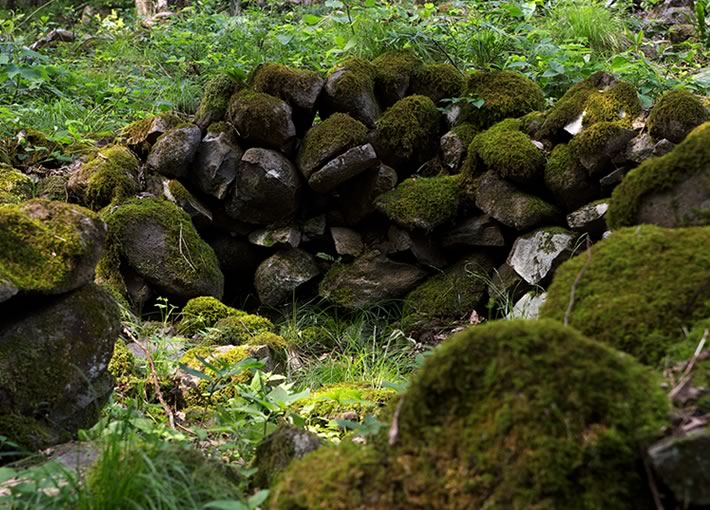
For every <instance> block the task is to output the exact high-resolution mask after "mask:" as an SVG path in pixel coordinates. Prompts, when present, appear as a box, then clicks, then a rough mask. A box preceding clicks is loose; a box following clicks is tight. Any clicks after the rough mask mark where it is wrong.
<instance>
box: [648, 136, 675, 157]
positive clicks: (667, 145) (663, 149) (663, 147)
mask: <svg viewBox="0 0 710 510" xmlns="http://www.w3.org/2000/svg"><path fill="white" fill-rule="evenodd" d="M674 148H675V144H674V143H673V142H671V141H670V140H667V139H666V138H664V139H663V140H658V143H656V146H655V147H654V148H653V155H654V156H663V155H664V154H668V153H669V152H670V151H672V150H673V149H674Z"/></svg>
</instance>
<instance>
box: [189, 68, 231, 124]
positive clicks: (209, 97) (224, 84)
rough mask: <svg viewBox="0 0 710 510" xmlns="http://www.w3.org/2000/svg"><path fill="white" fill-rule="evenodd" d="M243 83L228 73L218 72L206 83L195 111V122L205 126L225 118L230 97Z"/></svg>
mask: <svg viewBox="0 0 710 510" xmlns="http://www.w3.org/2000/svg"><path fill="white" fill-rule="evenodd" d="M241 86H242V84H240V83H238V82H236V81H234V80H233V79H232V78H231V77H230V76H227V75H226V74H218V75H217V76H215V77H213V78H211V79H210V80H209V81H208V82H207V84H206V85H205V93H204V94H203V96H202V100H201V101H200V106H199V107H198V108H197V112H196V113H195V124H197V125H198V126H200V127H201V128H205V127H207V126H209V125H210V124H212V123H213V122H219V121H221V120H222V119H224V115H225V113H227V107H228V106H229V99H230V98H231V97H232V95H233V94H234V93H235V92H236V91H237V90H238V89H239V88H241Z"/></svg>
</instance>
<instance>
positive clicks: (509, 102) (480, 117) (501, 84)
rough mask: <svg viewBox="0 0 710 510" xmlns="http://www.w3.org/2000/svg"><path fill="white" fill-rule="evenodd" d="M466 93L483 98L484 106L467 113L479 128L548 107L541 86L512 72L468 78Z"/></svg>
mask: <svg viewBox="0 0 710 510" xmlns="http://www.w3.org/2000/svg"><path fill="white" fill-rule="evenodd" d="M466 95H467V96H468V97H472V98H474V99H482V100H483V101H484V103H483V106H481V108H475V107H473V106H471V107H468V108H467V109H466V113H465V116H464V117H465V119H466V120H468V121H469V122H472V123H473V124H475V125H476V126H477V127H478V128H479V129H486V128H488V127H490V126H492V125H493V124H496V123H497V122H500V121H502V120H504V119H507V118H509V117H510V118H516V117H522V116H523V115H525V114H527V113H530V112H534V111H537V110H542V108H543V107H544V106H545V98H544V96H543V93H542V89H540V87H539V86H538V85H537V84H536V83H534V82H533V81H531V80H529V79H528V78H526V77H525V76H523V75H522V74H520V73H516V72H511V71H490V72H478V73H475V74H473V75H472V76H471V77H470V78H469V80H468V85H467V90H466Z"/></svg>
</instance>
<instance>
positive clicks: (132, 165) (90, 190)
mask: <svg viewBox="0 0 710 510" xmlns="http://www.w3.org/2000/svg"><path fill="white" fill-rule="evenodd" d="M138 169H139V162H138V159H137V158H136V157H135V156H134V155H133V153H132V152H131V151H130V150H129V149H128V148H127V147H122V146H120V145H115V146H111V147H106V148H104V149H101V150H100V151H98V152H97V153H96V154H95V155H94V156H93V157H92V158H91V159H89V160H88V161H87V162H86V163H84V164H83V165H81V168H80V169H79V170H78V171H77V172H76V173H75V174H73V175H72V176H71V177H70V179H69V183H68V186H69V189H70V190H71V192H72V194H73V195H74V196H75V197H76V199H77V200H78V201H79V203H80V204H81V205H84V206H86V207H89V208H90V209H93V210H95V211H97V210H99V209H102V208H103V207H106V206H107V205H109V204H110V203H112V202H118V201H121V200H124V199H126V198H128V197H130V196H132V195H135V194H136V193H137V192H138V191H139V190H140V186H139V184H138Z"/></svg>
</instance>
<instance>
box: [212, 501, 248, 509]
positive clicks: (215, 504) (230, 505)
mask: <svg viewBox="0 0 710 510" xmlns="http://www.w3.org/2000/svg"><path fill="white" fill-rule="evenodd" d="M204 508H205V509H207V508H214V509H216V510H249V509H250V507H249V506H247V505H245V504H244V503H242V502H241V501H237V500H232V499H220V500H217V501H212V502H210V503H207V504H206V505H205V506H204Z"/></svg>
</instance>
